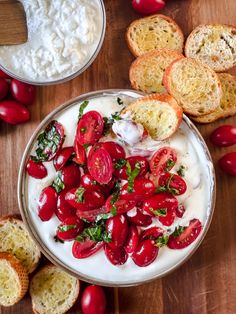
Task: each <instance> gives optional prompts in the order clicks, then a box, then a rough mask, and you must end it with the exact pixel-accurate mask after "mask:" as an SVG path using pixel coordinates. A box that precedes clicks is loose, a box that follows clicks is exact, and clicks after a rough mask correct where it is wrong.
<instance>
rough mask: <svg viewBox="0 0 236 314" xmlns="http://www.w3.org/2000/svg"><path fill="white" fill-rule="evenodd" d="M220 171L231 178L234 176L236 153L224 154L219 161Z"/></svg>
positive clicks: (235, 171)
mask: <svg viewBox="0 0 236 314" xmlns="http://www.w3.org/2000/svg"><path fill="white" fill-rule="evenodd" d="M219 166H220V168H221V170H223V171H224V172H226V173H227V174H229V175H231V176H236V152H231V153H228V154H225V155H224V156H223V157H222V158H221V159H220V160H219Z"/></svg>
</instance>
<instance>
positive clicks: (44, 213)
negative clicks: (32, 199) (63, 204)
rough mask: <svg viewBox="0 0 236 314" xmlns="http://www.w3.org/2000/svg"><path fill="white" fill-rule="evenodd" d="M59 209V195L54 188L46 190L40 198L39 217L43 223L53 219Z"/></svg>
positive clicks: (49, 187)
mask: <svg viewBox="0 0 236 314" xmlns="http://www.w3.org/2000/svg"><path fill="white" fill-rule="evenodd" d="M56 208H57V193H56V191H55V190H54V188H53V187H51V186H48V187H46V188H44V189H43V190H42V192H41V194H40V197H39V206H38V215H39V217H40V219H41V220H42V221H47V220H50V219H51V218H52V215H53V214H54V212H55V211H56Z"/></svg>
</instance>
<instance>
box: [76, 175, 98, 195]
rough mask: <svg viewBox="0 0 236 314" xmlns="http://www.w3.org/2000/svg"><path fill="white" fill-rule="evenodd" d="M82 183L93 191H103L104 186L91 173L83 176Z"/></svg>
mask: <svg viewBox="0 0 236 314" xmlns="http://www.w3.org/2000/svg"><path fill="white" fill-rule="evenodd" d="M80 181H81V182H80V184H81V185H82V186H83V187H84V188H85V189H87V190H91V191H98V192H100V193H102V187H101V186H100V184H99V183H98V182H97V181H96V180H94V179H93V177H92V176H91V175H90V174H84V175H82V177H81V180H80Z"/></svg>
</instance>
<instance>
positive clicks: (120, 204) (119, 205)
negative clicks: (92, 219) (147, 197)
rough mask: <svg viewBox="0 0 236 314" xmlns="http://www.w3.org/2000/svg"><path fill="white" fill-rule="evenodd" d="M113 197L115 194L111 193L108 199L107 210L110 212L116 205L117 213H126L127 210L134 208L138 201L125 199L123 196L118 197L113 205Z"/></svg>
mask: <svg viewBox="0 0 236 314" xmlns="http://www.w3.org/2000/svg"><path fill="white" fill-rule="evenodd" d="M112 198H113V195H110V196H109V197H108V199H107V200H106V203H105V207H106V209H107V212H110V211H111V210H112V207H113V206H115V209H116V212H117V214H124V213H126V212H127V211H129V210H131V209H132V208H134V207H135V205H136V202H135V201H134V200H125V199H122V198H118V200H117V201H115V202H114V204H113V205H112V204H111V202H112Z"/></svg>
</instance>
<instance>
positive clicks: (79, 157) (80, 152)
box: [73, 141, 87, 166]
mask: <svg viewBox="0 0 236 314" xmlns="http://www.w3.org/2000/svg"><path fill="white" fill-rule="evenodd" d="M74 150H75V157H74V158H73V161H74V162H76V163H77V164H79V165H81V166H84V165H85V164H86V159H87V157H86V151H85V148H84V146H82V145H80V144H79V143H78V141H75V144H74Z"/></svg>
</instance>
